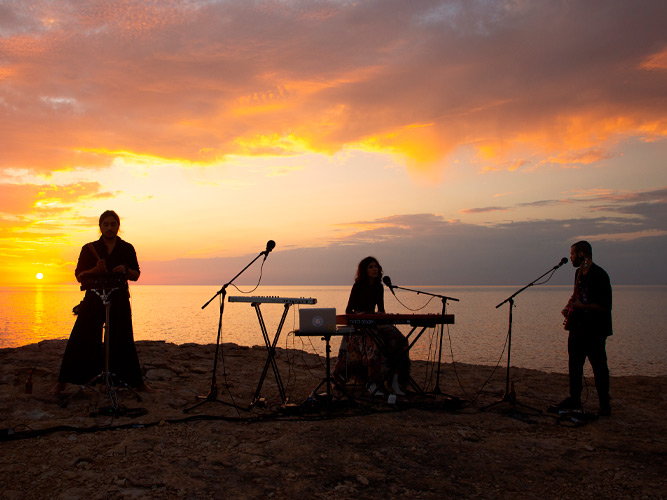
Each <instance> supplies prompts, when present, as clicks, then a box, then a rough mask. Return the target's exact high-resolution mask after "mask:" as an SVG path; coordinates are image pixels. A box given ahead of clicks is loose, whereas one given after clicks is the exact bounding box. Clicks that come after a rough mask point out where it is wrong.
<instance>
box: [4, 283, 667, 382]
mask: <svg viewBox="0 0 667 500" xmlns="http://www.w3.org/2000/svg"><path fill="white" fill-rule="evenodd" d="M403 288H405V289H404V290H401V289H395V295H392V294H391V293H390V292H389V290H387V291H386V292H385V309H386V310H387V312H389V313H406V314H411V313H441V312H442V310H443V307H444V308H445V312H446V313H447V314H453V315H454V317H455V323H454V324H452V325H445V326H444V327H438V328H434V329H427V330H425V331H424V332H423V333H422V335H421V336H420V337H419V340H418V341H417V342H416V343H415V345H414V346H413V348H412V350H411V351H410V357H411V359H416V360H430V361H440V362H442V363H452V362H454V363H467V364H476V365H487V366H499V367H502V368H505V367H506V366H507V355H508V352H509V354H510V363H509V364H510V366H511V367H521V368H530V369H536V370H542V371H546V372H555V373H567V332H566V331H565V330H564V329H563V318H562V316H561V314H560V311H561V309H562V308H563V306H564V305H565V303H566V302H567V300H568V298H569V296H570V293H571V286H546V285H541V286H533V287H529V288H527V289H525V290H523V291H521V292H520V293H518V294H517V295H516V296H514V294H515V293H516V292H517V291H519V290H521V288H522V287H521V286H516V287H515V286H452V287H436V286H406V287H403ZM220 292H223V293H220ZM349 292H350V287H349V286H260V287H258V288H256V289H253V290H251V289H250V288H245V289H244V287H239V288H238V289H237V288H234V287H228V288H226V289H225V290H224V291H223V290H222V289H218V288H217V287H211V286H183V285H179V286H176V285H173V286H172V285H139V284H136V285H133V286H131V296H132V298H131V301H132V315H133V324H134V337H135V340H159V341H165V342H170V343H174V344H185V343H196V344H215V343H216V342H217V341H218V335H219V336H220V342H222V343H229V342H231V343H235V344H238V345H244V346H255V345H260V346H265V340H264V336H263V333H262V329H261V327H260V325H261V324H262V323H261V322H260V317H261V320H262V321H263V323H264V325H265V329H266V333H267V335H268V337H269V340H270V341H271V342H273V341H274V340H275V337H276V335H277V334H278V339H277V342H276V345H277V346H278V347H283V348H289V349H299V350H303V351H306V352H311V353H317V354H319V355H321V356H324V355H325V342H324V341H323V340H322V339H321V338H319V337H298V336H296V335H294V331H295V330H298V328H299V325H298V321H299V320H298V309H299V308H300V307H335V308H336V310H337V312H338V313H339V314H342V313H344V311H345V306H346V304H347V299H348V296H349ZM613 293H614V310H613V323H614V335H613V336H611V337H610V338H609V339H608V341H607V355H608V358H609V368H610V372H611V374H612V376H627V375H645V376H665V375H667V335H665V334H666V333H667V332H666V329H667V326H666V325H667V307H665V306H666V305H667V286H625V285H619V286H614V289H613ZM83 294H84V292H82V291H80V290H79V288H78V286H76V285H42V284H38V285H31V286H14V287H0V348H13V347H20V346H23V345H27V344H32V343H37V342H41V341H43V340H48V339H67V338H68V337H69V334H70V331H71V329H72V326H73V324H74V321H75V319H76V317H75V316H74V315H73V314H72V307H73V306H75V305H76V304H78V303H79V301H80V300H81V299H82V298H83ZM258 296H261V297H281V298H313V299H316V300H317V304H316V305H315V306H312V305H293V306H291V307H289V308H288V310H287V315H286V316H285V320H284V323H283V324H282V326H281V325H280V322H281V319H282V317H283V313H284V311H285V306H284V305H283V304H280V303H270V302H264V303H261V305H260V306H259V309H256V308H255V307H253V306H252V304H251V303H250V302H237V301H233V299H232V301H230V300H229V299H230V298H235V297H245V298H248V297H258ZM443 296H444V297H447V299H443V298H442V297H443ZM512 296H514V297H513V302H514V307H513V308H512V310H511V318H512V320H511V323H510V302H509V301H507V299H509V298H510V297H512ZM223 297H224V299H225V300H224V301H223V300H221V299H222V298H223ZM211 299H212V300H211ZM209 301H210V302H209ZM258 312H259V314H258ZM399 328H400V329H401V331H403V332H404V333H405V334H408V333H409V332H410V327H408V326H400V327H399ZM112 329H113V326H112ZM419 331H420V329H418V330H416V331H415V332H414V333H413V334H412V335H413V338H414V335H416V334H417V333H419ZM112 334H113V330H112ZM510 334H511V335H510ZM440 338H442V350H441V351H439V350H438V349H437V346H438V340H439V339H440ZM339 344H340V337H333V338H332V340H331V353H332V356H335V355H336V353H337V352H338V347H339ZM586 369H587V374H590V367H589V366H588V364H587V368H586Z"/></svg>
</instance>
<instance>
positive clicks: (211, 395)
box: [183, 247, 271, 413]
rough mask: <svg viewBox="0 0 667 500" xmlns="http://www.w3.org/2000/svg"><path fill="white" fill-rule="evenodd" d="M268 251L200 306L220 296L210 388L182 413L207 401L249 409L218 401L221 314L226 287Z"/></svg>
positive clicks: (264, 253) (266, 251)
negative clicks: (217, 376)
mask: <svg viewBox="0 0 667 500" xmlns="http://www.w3.org/2000/svg"><path fill="white" fill-rule="evenodd" d="M270 251H271V250H268V247H267V250H263V251H261V252H260V253H259V255H257V257H255V258H254V259H253V260H252V261H250V263H249V264H248V265H247V266H245V267H244V268H243V269H241V271H240V272H239V273H238V274H237V275H236V276H234V277H233V278H232V279H231V280H230V281H228V282H227V283H225V284H224V285H223V286H222V288H221V289H220V290H218V291H217V292H216V294H215V295H214V296H213V297H211V298H210V299H209V300H208V302H206V304H204V305H203V306H201V308H202V309H204V308H206V306H208V305H209V304H210V303H211V302H212V301H213V299H215V298H216V297H217V296H218V295H222V298H221V299H220V317H219V319H218V338H217V340H216V344H215V358H214V359H213V372H212V374H211V388H210V390H209V391H208V394H207V395H206V396H197V399H201V400H202V401H200V402H199V403H197V404H195V405H193V406H190V407H189V408H186V409H184V410H183V413H189V412H190V411H191V410H194V409H195V408H198V407H199V406H201V405H203V404H204V403H208V402H209V401H213V402H216V403H221V404H224V405H228V406H231V407H233V408H236V409H238V410H246V411H248V410H249V408H242V407H240V406H237V405H235V404H233V403H228V402H227V401H223V400H221V399H218V383H217V381H216V378H215V374H216V372H217V370H218V352H219V350H220V334H221V332H222V314H223V312H224V310H225V296H226V295H227V287H228V286H229V285H231V284H232V283H234V280H235V279H236V278H238V277H239V276H241V275H242V274H243V273H244V272H245V270H246V269H248V268H249V267H250V266H252V265H253V264H254V263H255V261H256V260H257V259H259V258H260V257H261V256H262V255H264V257H265V259H266V256H268V255H269V252H270Z"/></svg>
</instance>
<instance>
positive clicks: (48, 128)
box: [0, 0, 667, 178]
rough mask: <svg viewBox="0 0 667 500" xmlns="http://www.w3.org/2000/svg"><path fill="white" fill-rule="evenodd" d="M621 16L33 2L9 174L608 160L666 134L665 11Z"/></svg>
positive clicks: (14, 86) (15, 90) (17, 9)
mask: <svg viewBox="0 0 667 500" xmlns="http://www.w3.org/2000/svg"><path fill="white" fill-rule="evenodd" d="M611 3H612V4H613V7H611V6H610V7H609V12H611V13H613V14H614V15H610V16H608V17H607V18H606V21H605V23H600V22H599V12H598V11H597V10H596V8H595V7H594V6H593V5H592V4H589V3H587V2H579V3H577V8H568V9H564V8H563V6H562V5H561V4H560V3H549V2H544V3H521V4H515V5H513V7H512V8H511V9H508V8H505V7H504V5H503V4H497V5H491V6H489V5H488V3H486V2H474V1H473V2H469V3H466V5H465V6H461V7H460V8H459V9H453V10H448V11H447V13H446V14H445V13H444V11H442V12H441V11H440V10H438V9H437V8H436V9H435V10H434V7H433V8H432V6H429V4H420V3H414V4H410V5H404V6H402V7H401V8H400V9H386V8H384V7H383V6H382V4H381V3H378V2H375V1H370V2H363V3H331V4H326V5H321V4H319V3H298V8H292V7H291V6H290V5H284V4H280V3H277V4H276V3H259V4H258V3H256V2H228V3H225V4H219V3H216V2H196V1H194V2H189V3H187V4H183V3H182V2H176V1H171V2H155V3H153V2H151V3H146V2H140V1H127V2H122V3H96V4H87V5H84V6H83V7H82V8H81V9H66V8H64V7H61V6H59V4H52V3H44V4H41V3H37V4H35V5H32V6H31V7H28V6H27V4H22V3H15V4H12V6H11V7H10V8H8V9H6V15H11V16H12V18H11V20H12V22H11V23H6V24H7V25H8V26H10V28H8V29H7V30H6V33H7V35H6V36H4V37H3V38H2V40H0V51H1V52H2V53H3V57H4V59H3V63H2V67H1V68H0V78H1V81H2V82H3V86H2V88H0V149H1V150H2V152H3V154H2V156H1V157H0V167H5V168H17V167H21V168H29V169H32V170H34V171H52V170H62V169H68V168H72V167H77V166H85V167H101V166H107V165H109V164H110V163H111V161H112V159H113V157H114V156H113V155H114V154H122V153H119V152H126V154H134V155H143V156H146V157H153V158H156V159H158V160H164V161H169V159H173V158H178V159H181V160H183V163H185V164H187V163H192V164H203V165H205V164H217V163H219V162H221V161H224V159H225V158H226V157H228V156H229V155H235V154H242V155H266V154H281V155H286V154H294V153H301V152H303V151H304V149H305V150H308V151H315V152H320V153H327V154H330V153H333V152H336V151H340V150H343V149H349V148H358V149H361V150H370V151H380V152H385V153H390V154H395V155H398V156H401V157H403V158H405V160H406V164H407V165H408V168H410V169H411V171H414V172H422V173H423V172H426V173H428V172H433V171H438V170H441V169H442V168H443V166H446V164H447V163H446V161H445V160H446V159H447V158H448V156H449V155H451V154H452V153H453V152H454V151H456V150H458V149H465V148H470V147H473V148H475V149H476V151H477V152H478V155H479V158H481V160H482V162H483V164H484V165H486V166H487V167H489V168H495V167H500V168H507V169H510V170H520V169H524V168H527V166H528V165H530V168H535V167H537V166H540V165H544V164H547V163H553V164H557V165H564V166H565V165H566V166H577V165H579V166H583V165H587V164H591V163H595V162H598V161H600V160H603V159H605V158H607V157H608V153H607V151H608V149H609V147H610V145H613V144H614V143H615V141H619V140H622V139H625V138H629V137H639V138H641V139H642V140H646V141H652V140H660V139H664V138H665V137H667V120H665V118H664V117H665V116H667V109H666V107H667V104H665V100H664V88H666V87H667V75H666V74H665V72H664V71H662V70H663V69H664V68H665V65H666V63H665V60H666V58H667V55H666V54H667V50H665V49H663V50H660V51H658V52H656V51H655V46H656V43H658V41H660V40H662V31H663V29H664V27H663V26H662V24H661V23H659V22H657V20H658V19H664V18H665V17H666V14H667V12H666V11H665V6H664V5H662V3H661V2H655V3H653V4H652V7H651V9H630V8H629V7H628V6H627V4H626V3H624V2H623V1H622V0H617V1H613V0H612V2H611ZM358 19H370V20H372V21H369V22H367V23H365V24H364V25H363V28H361V27H360V25H359V24H358V23H357V22H356V21H354V20H358ZM473 20H474V21H473ZM587 23H588V25H594V26H596V29H595V30H585V31H582V30H580V26H582V25H586V24H587ZM482 26H483V29H482V28H481V27H482ZM545 26H549V27H548V28H546V29H545V28H544V27H545ZM632 26H641V31H642V33H643V36H642V37H636V36H634V31H633V29H629V28H628V27H632ZM508 33H512V36H508ZM602 40H604V45H601V43H602ZM334 41H335V42H334ZM434 178H437V175H436V176H434Z"/></svg>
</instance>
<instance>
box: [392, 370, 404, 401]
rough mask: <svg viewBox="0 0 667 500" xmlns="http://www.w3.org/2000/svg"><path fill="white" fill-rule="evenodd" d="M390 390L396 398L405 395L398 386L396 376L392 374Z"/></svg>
mask: <svg viewBox="0 0 667 500" xmlns="http://www.w3.org/2000/svg"><path fill="white" fill-rule="evenodd" d="M391 390H392V391H393V392H394V394H396V395H397V396H405V393H404V392H403V391H402V390H401V387H400V386H399V385H398V374H397V373H396V374H394V378H393V380H392V382H391Z"/></svg>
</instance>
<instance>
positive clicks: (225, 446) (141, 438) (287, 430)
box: [0, 340, 667, 500]
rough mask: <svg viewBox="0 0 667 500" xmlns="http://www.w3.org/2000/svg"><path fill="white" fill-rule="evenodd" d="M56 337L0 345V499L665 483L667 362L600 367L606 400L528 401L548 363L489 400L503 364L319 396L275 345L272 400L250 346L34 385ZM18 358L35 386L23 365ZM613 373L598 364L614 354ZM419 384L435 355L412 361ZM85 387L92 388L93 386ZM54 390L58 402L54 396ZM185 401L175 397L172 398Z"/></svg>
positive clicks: (555, 385)
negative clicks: (375, 390)
mask: <svg viewBox="0 0 667 500" xmlns="http://www.w3.org/2000/svg"><path fill="white" fill-rule="evenodd" d="M65 344H66V341H61V340H54V341H44V342H40V343H39V344H33V345H28V346H24V347H20V348H16V349H13V348H12V349H0V450H1V453H0V472H1V474H0V499H12V500H18V499H47V498H48V499H61V500H74V499H81V500H84V499H86V500H91V499H171V498H174V499H222V498H234V499H239V498H322V499H339V498H340V499H343V498H364V499H383V500H386V499H390V498H423V499H443V498H480V499H496V498H497V499H510V498H512V499H513V498H519V497H521V498H541V499H561V498H577V499H582V498H590V499H596V500H597V499H600V498H605V499H616V498H619V499H621V498H632V499H635V498H638V499H662V498H664V497H665V492H666V491H667V481H666V480H665V477H664V472H665V470H666V469H665V465H666V464H665V460H666V457H667V437H666V435H667V432H666V431H667V424H666V419H665V413H666V411H667V380H666V378H665V377H612V397H613V399H612V416H611V417H605V418H596V415H595V413H594V412H596V411H597V396H596V394H595V388H594V384H593V381H592V380H587V393H586V394H587V398H586V402H585V410H586V413H583V414H580V415H562V416H558V415H552V414H548V413H546V412H544V413H538V412H537V411H535V409H538V410H545V409H546V407H547V406H548V405H549V404H550V403H553V402H555V401H558V400H560V399H562V398H563V396H564V395H565V394H566V389H567V377H566V376H565V375H562V374H551V373H544V372H540V371H535V370H524V369H519V368H512V372H511V376H512V381H513V382H514V386H515V390H516V395H517V404H511V403H509V402H501V403H500V404H497V405H494V406H492V407H491V408H487V409H486V411H484V410H483V408H484V407H485V406H487V405H490V404H492V403H494V402H496V401H498V400H499V399H500V398H501V397H502V395H503V393H504V388H505V372H504V369H503V368H502V367H500V368H498V369H497V370H496V371H495V372H494V371H493V367H488V366H472V365H459V364H457V365H456V366H455V367H454V366H452V365H451V364H446V365H443V366H442V373H441V379H440V383H439V388H440V389H441V391H440V392H441V394H436V395H433V394H427V395H418V394H408V395H407V396H404V397H400V396H399V397H398V398H397V401H396V403H394V404H390V403H389V402H388V398H387V396H386V395H385V396H384V397H375V398H371V397H366V396H365V395H364V394H363V390H362V388H355V387H349V388H348V390H349V393H348V394H347V395H344V394H341V393H339V392H336V393H335V394H334V396H335V397H334V399H333V400H332V401H331V405H330V407H329V409H328V411H327V405H326V398H325V397H324V396H323V395H322V394H323V393H324V386H322V387H320V389H319V390H318V391H317V392H316V393H315V397H314V398H309V396H311V394H312V393H313V390H314V389H315V388H316V387H317V385H318V384H319V383H320V382H321V381H322V378H323V377H324V373H325V368H324V360H323V359H322V358H321V357H319V356H316V355H314V354H308V353H305V352H303V351H300V350H285V349H278V350H277V353H276V366H277V368H278V371H279V374H280V377H281V380H282V381H283V384H284V388H285V395H286V397H287V398H288V399H287V403H286V404H283V401H281V399H282V398H281V396H280V394H279V390H278V384H277V382H276V379H275V376H274V373H273V370H272V369H271V368H269V370H268V373H267V375H266V378H265V380H264V383H263V385H262V387H261V391H260V395H261V397H262V402H263V403H265V404H263V405H260V404H257V405H255V406H252V407H251V406H250V403H251V401H252V400H253V396H254V395H255V392H256V389H257V386H258V382H259V379H260V375H261V373H262V369H263V367H264V365H265V362H266V359H267V352H266V349H265V348H264V347H252V348H248V347H240V346H237V345H234V344H223V346H222V347H223V349H222V353H223V356H222V357H221V358H220V360H219V362H218V370H217V377H216V379H217V383H218V387H219V392H218V395H217V398H210V399H209V400H204V402H203V404H202V405H200V406H198V407H196V408H192V407H193V405H195V404H196V403H197V402H198V400H197V399H196V397H197V396H206V395H207V394H208V393H209V390H210V389H211V380H212V376H211V375H212V366H213V358H214V352H215V345H194V344H186V345H176V344H167V343H164V342H157V341H140V342H137V350H138V353H139V358H140V361H141V364H142V368H143V370H144V372H145V379H146V381H147V382H148V383H149V384H150V386H151V387H152V388H153V389H154V391H153V392H150V393H139V394H138V396H139V398H140V399H141V400H140V401H138V400H137V398H136V397H135V394H134V393H133V392H131V391H128V390H127V389H120V390H119V391H118V392H117V398H118V399H117V402H115V403H114V401H113V400H112V399H111V398H110V397H109V395H108V394H107V393H106V392H105V386H104V385H103V384H99V385H96V386H94V387H91V388H86V389H84V390H80V388H79V387H72V386H70V387H68V389H67V390H66V391H65V392H64V393H63V394H61V395H59V396H54V395H52V394H50V393H49V390H50V389H51V388H52V386H53V384H54V383H55V381H56V378H57V374H58V369H59V365H60V359H61V357H62V353H63V351H64V348H65ZM30 369H32V370H33V388H32V393H31V394H26V391H25V381H26V377H27V375H28V371H29V370H30ZM612 372H613V367H612ZM413 377H414V379H415V381H416V382H417V384H418V385H419V386H420V387H422V388H424V389H426V390H427V391H432V389H433V388H434V380H433V377H434V367H433V366H430V365H428V364H427V363H425V362H419V361H418V362H414V363H413ZM96 389H99V392H98V390H96ZM65 403H66V406H65ZM188 409H189V411H188V412H187V413H186V412H184V410H188Z"/></svg>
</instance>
